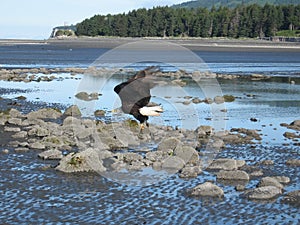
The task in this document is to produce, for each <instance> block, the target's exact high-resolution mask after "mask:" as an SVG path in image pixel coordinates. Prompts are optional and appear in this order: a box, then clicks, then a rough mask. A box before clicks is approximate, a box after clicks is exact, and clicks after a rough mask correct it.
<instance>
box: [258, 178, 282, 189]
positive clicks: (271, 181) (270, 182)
mask: <svg viewBox="0 0 300 225" xmlns="http://www.w3.org/2000/svg"><path fill="white" fill-rule="evenodd" d="M265 186H274V187H277V188H280V189H283V185H282V184H281V183H279V182H278V181H277V180H276V179H275V178H273V177H264V178H262V179H261V181H260V182H259V184H258V185H257V187H265Z"/></svg>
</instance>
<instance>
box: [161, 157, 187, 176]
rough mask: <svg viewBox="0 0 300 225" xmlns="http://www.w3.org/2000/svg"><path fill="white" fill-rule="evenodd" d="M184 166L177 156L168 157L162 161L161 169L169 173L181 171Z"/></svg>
mask: <svg viewBox="0 0 300 225" xmlns="http://www.w3.org/2000/svg"><path fill="white" fill-rule="evenodd" d="M184 165H185V162H184V160H183V159H181V158H180V157H177V156H169V157H167V158H166V159H164V160H163V161H162V165H161V167H162V169H164V170H167V171H169V172H171V173H173V172H177V171H179V170H181V169H182V168H183V167H184Z"/></svg>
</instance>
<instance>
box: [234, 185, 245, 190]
mask: <svg viewBox="0 0 300 225" xmlns="http://www.w3.org/2000/svg"><path fill="white" fill-rule="evenodd" d="M235 190H237V191H244V190H245V185H242V184H238V185H237V186H236V187H235Z"/></svg>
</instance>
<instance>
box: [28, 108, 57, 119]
mask: <svg viewBox="0 0 300 225" xmlns="http://www.w3.org/2000/svg"><path fill="white" fill-rule="evenodd" d="M61 116H62V113H61V112H60V111H59V110H57V109H52V108H44V109H39V110H37V111H33V112H30V113H28V114H27V115H26V117H27V119H57V118H59V117H61Z"/></svg>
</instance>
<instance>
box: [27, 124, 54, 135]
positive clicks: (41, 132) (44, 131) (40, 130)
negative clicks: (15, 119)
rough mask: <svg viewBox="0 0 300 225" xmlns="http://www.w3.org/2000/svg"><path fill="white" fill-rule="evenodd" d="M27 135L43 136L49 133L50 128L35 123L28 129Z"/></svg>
mask: <svg viewBox="0 0 300 225" xmlns="http://www.w3.org/2000/svg"><path fill="white" fill-rule="evenodd" d="M28 135H29V136H37V137H45V136H48V135H50V130H48V129H45V128H43V127H40V126H38V125H36V126H34V127H32V128H31V129H30V130H29V131H28Z"/></svg>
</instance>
